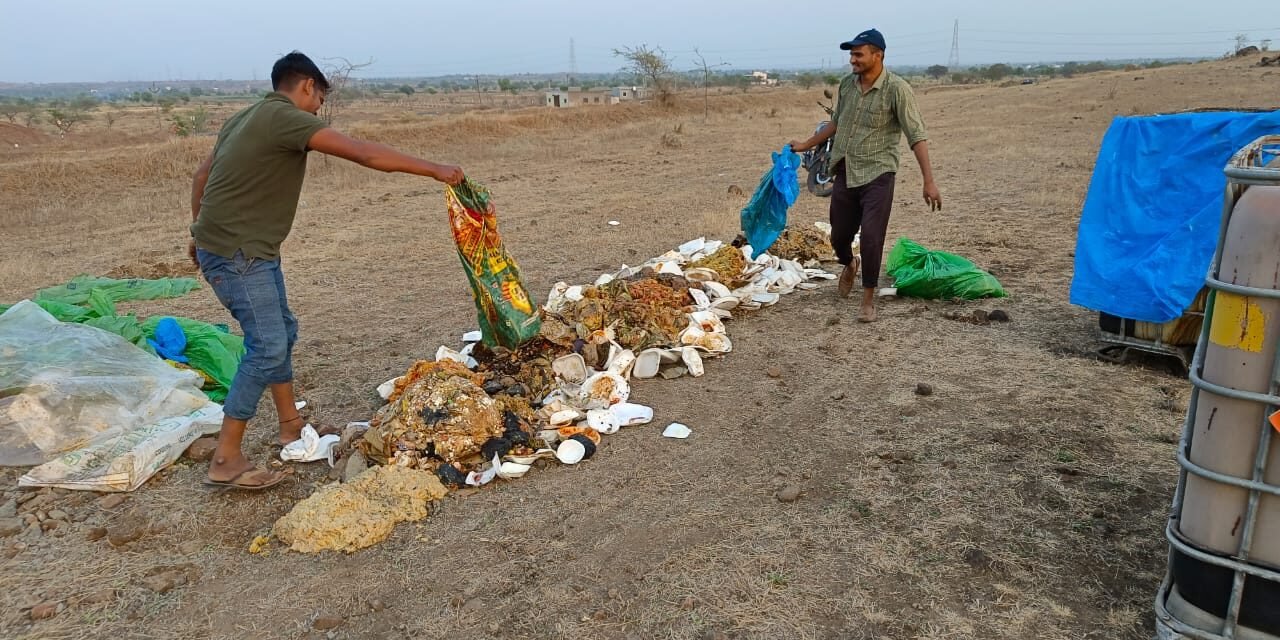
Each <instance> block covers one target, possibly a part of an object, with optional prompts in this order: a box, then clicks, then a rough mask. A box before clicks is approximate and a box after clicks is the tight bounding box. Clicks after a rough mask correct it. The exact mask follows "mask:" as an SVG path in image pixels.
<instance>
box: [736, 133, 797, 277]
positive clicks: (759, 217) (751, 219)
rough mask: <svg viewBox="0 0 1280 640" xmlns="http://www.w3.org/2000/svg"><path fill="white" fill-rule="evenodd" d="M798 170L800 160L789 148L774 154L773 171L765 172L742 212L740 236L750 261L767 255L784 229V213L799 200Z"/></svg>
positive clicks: (785, 147)
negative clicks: (750, 249)
mask: <svg viewBox="0 0 1280 640" xmlns="http://www.w3.org/2000/svg"><path fill="white" fill-rule="evenodd" d="M799 169H800V156H799V155H796V154H795V153H794V152H792V151H791V145H786V146H784V147H782V151H775V152H774V153H773V167H771V168H770V169H769V170H768V171H766V172H765V174H764V177H762V178H761V179H760V184H759V186H757V187H756V192H755V194H753V195H752V196H751V201H750V202H748V203H747V206H745V207H743V208H742V235H744V236H746V237H747V244H749V245H751V248H752V249H753V253H752V255H751V257H752V258H755V257H757V256H759V255H760V254H762V253H764V252H765V251H768V250H769V247H771V246H773V243H774V242H775V241H777V239H778V236H780V235H782V229H783V227H786V226H787V209H789V208H791V205H793V204H795V202H796V198H798V197H799V196H800V183H799V182H798V181H797V180H796V173H797V171H798V170H799Z"/></svg>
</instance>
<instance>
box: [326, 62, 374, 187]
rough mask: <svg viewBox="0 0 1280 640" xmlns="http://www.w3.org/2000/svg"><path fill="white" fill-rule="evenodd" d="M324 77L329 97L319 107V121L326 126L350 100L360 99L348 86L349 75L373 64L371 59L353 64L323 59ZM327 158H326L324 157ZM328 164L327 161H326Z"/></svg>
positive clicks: (356, 90) (355, 90)
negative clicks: (322, 121)
mask: <svg viewBox="0 0 1280 640" xmlns="http://www.w3.org/2000/svg"><path fill="white" fill-rule="evenodd" d="M322 62H323V63H324V77H325V79H327V80H328V81H329V95H328V96H326V98H325V101H324V104H322V105H320V119H321V120H324V121H325V123H326V124H333V121H334V120H335V119H337V117H338V115H339V114H340V113H342V111H343V109H345V108H346V106H347V105H348V104H350V103H351V101H352V100H355V99H356V98H358V97H360V95H359V93H358V89H356V88H355V87H352V86H350V84H351V74H352V73H353V72H355V71H358V70H360V69H363V68H365V67H368V66H370V65H372V64H373V58H370V59H369V60H367V61H365V62H360V63H355V62H352V61H350V60H348V59H346V58H325V59H324V60H322ZM325 157H326V158H328V156H325ZM326 162H328V160H326Z"/></svg>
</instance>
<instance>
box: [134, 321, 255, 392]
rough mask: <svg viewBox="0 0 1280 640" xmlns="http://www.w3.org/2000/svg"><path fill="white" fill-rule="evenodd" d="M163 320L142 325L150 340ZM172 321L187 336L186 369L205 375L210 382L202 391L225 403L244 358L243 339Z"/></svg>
mask: <svg viewBox="0 0 1280 640" xmlns="http://www.w3.org/2000/svg"><path fill="white" fill-rule="evenodd" d="M163 319H164V316H152V317H150V318H147V320H146V322H143V323H142V330H143V331H144V332H145V333H146V337H147V338H152V339H154V338H155V334H156V325H158V324H160V321H161V320H163ZM173 319H174V320H175V321H177V323H178V326H180V327H182V333H184V334H186V336H187V349H186V351H184V352H183V353H182V355H184V356H186V357H187V365H189V366H190V367H191V368H192V369H196V370H199V371H200V372H202V373H204V374H205V376H206V378H207V380H206V382H205V385H204V388H203V389H201V391H204V394H205V395H206V396H209V399H210V400H213V401H214V402H222V401H223V400H226V398H227V391H228V390H229V389H230V388H231V379H232V378H235V377H236V369H238V368H239V367H240V359H241V358H243V357H244V338H241V337H240V336H237V335H232V334H230V333H227V332H226V331H225V330H224V329H222V328H220V327H217V326H214V325H211V324H209V323H207V322H200V321H199V320H192V319H190V318H177V317H175V318H173Z"/></svg>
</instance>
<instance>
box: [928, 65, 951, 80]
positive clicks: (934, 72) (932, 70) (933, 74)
mask: <svg viewBox="0 0 1280 640" xmlns="http://www.w3.org/2000/svg"><path fill="white" fill-rule="evenodd" d="M949 71H950V70H949V69H947V68H946V67H944V66H942V65H940V64H935V65H933V66H932V67H929V68H928V69H925V71H924V73H925V75H927V76H929V77H930V78H933V79H934V80H941V79H942V78H943V77H945V76H946V75H947V73H948V72H949Z"/></svg>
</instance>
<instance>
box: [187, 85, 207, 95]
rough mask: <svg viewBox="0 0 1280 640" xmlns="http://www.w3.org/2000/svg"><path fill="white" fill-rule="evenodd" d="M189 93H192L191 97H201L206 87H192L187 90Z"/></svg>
mask: <svg viewBox="0 0 1280 640" xmlns="http://www.w3.org/2000/svg"><path fill="white" fill-rule="evenodd" d="M187 93H189V94H191V97H193V98H199V97H200V96H202V95H204V89H201V88H200V87H191V88H190V89H188V90H187Z"/></svg>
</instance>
